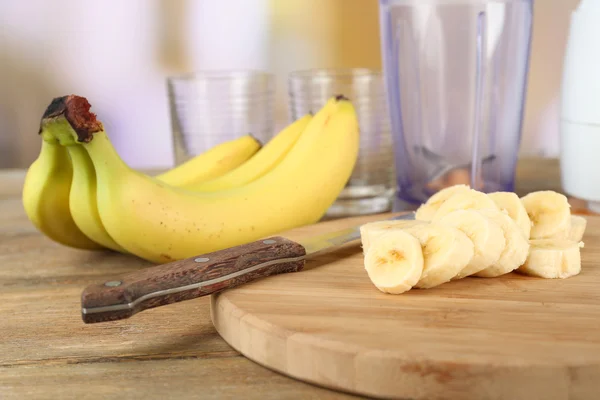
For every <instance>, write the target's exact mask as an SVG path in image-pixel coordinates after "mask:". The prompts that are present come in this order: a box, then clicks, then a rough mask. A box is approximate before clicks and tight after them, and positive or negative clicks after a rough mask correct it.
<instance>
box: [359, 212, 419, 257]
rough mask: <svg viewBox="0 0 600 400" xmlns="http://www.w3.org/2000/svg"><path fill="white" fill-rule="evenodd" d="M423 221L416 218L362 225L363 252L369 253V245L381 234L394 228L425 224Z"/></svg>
mask: <svg viewBox="0 0 600 400" xmlns="http://www.w3.org/2000/svg"><path fill="white" fill-rule="evenodd" d="M424 224H425V222H423V221H414V220H396V221H376V222H369V223H367V224H364V225H362V226H361V227H360V239H361V242H362V247H363V253H364V254H367V250H369V246H370V245H371V243H373V242H374V241H375V240H376V239H377V238H378V237H380V236H381V235H383V234H385V233H387V232H389V231H391V230H393V229H402V228H408V227H411V226H416V225H424Z"/></svg>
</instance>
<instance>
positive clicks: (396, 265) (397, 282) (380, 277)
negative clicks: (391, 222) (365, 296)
mask: <svg viewBox="0 0 600 400" xmlns="http://www.w3.org/2000/svg"><path fill="white" fill-rule="evenodd" d="M365 269H366V270H367V273H368V275H369V279H370V280H371V282H372V283H373V284H374V285H375V286H376V287H377V289H379V290H380V291H382V292H384V293H390V294H400V293H404V292H406V291H408V290H410V289H411V288H412V287H413V286H414V285H415V284H416V283H417V282H418V281H419V279H420V278H421V274H422V272H423V251H422V250H421V243H419V240H418V239H417V238H415V237H414V236H413V235H411V234H410V233H408V232H404V231H402V230H390V231H389V232H387V233H385V234H383V235H381V236H380V237H378V238H377V239H376V240H375V241H373V242H372V243H371V245H370V246H369V250H368V251H367V253H366V255H365Z"/></svg>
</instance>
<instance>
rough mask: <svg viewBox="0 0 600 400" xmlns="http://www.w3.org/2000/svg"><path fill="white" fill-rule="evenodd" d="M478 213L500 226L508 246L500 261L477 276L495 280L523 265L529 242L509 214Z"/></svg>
mask: <svg viewBox="0 0 600 400" xmlns="http://www.w3.org/2000/svg"><path fill="white" fill-rule="evenodd" d="M517 200H518V198H517ZM478 212H479V213H480V214H482V215H483V216H484V217H487V218H488V219H490V220H491V221H492V222H494V223H496V224H498V226H500V228H501V229H502V232H503V233H504V240H505V241H506V245H505V246H504V250H503V251H502V253H501V254H500V258H499V259H498V261H496V262H495V263H493V264H492V265H491V266H489V267H487V268H486V269H484V270H483V271H480V272H478V273H476V274H475V276H479V277H482V278H495V277H497V276H501V275H504V274H508V273H510V272H512V271H514V270H516V269H517V268H519V267H520V266H521V265H523V263H525V260H526V259H527V254H528V252H529V241H528V240H527V239H526V238H525V235H524V234H523V231H522V230H521V228H520V227H519V226H518V225H517V223H516V222H515V221H514V220H513V219H512V218H511V217H510V216H509V215H508V213H507V212H503V211H500V210H491V209H490V210H478Z"/></svg>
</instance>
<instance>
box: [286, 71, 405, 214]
mask: <svg viewBox="0 0 600 400" xmlns="http://www.w3.org/2000/svg"><path fill="white" fill-rule="evenodd" d="M288 89H289V96H290V103H289V105H290V115H291V117H292V120H296V119H298V118H300V117H301V116H303V115H305V114H307V113H309V112H313V113H315V112H317V111H318V110H319V109H320V108H321V107H323V106H324V105H325V103H326V102H327V100H329V99H330V98H331V97H333V96H335V95H339V94H341V95H344V96H346V97H347V98H349V99H350V101H352V104H353V105H354V107H355V109H356V113H357V119H358V123H359V129H360V148H359V154H358V159H357V162H356V165H355V168H354V171H353V173H352V176H351V177H350V180H349V182H348V184H347V185H346V187H345V188H344V190H343V191H342V193H341V194H340V196H339V197H338V199H337V200H336V202H335V203H334V204H333V206H332V207H331V208H330V209H329V210H328V211H327V214H326V216H327V217H341V216H350V215H361V214H373V213H379V212H385V211H389V210H390V209H391V203H392V197H393V192H394V186H395V184H394V160H393V157H394V154H393V149H392V138H391V132H390V125H389V118H388V116H387V108H386V103H385V92H384V88H383V77H382V74H381V73H380V72H379V71H373V70H369V69H361V68H356V69H320V70H306V71H295V72H292V73H291V74H290V76H289V79H288ZM323 173H327V171H324V172H323Z"/></svg>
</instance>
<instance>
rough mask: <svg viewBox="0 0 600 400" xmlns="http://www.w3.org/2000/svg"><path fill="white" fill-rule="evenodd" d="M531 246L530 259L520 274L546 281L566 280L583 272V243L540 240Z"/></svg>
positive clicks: (563, 240) (562, 240) (566, 240)
mask: <svg viewBox="0 0 600 400" xmlns="http://www.w3.org/2000/svg"><path fill="white" fill-rule="evenodd" d="M530 244H531V249H530V250H529V257H527V261H526V262H525V264H523V266H521V267H520V268H519V269H518V270H517V271H518V272H521V273H523V274H525V275H531V276H537V277H540V278H546V279H565V278H568V277H571V276H574V275H577V274H579V273H580V272H581V252H580V249H581V248H582V247H583V242H576V241H573V240H568V239H539V240H531V241H530Z"/></svg>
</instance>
